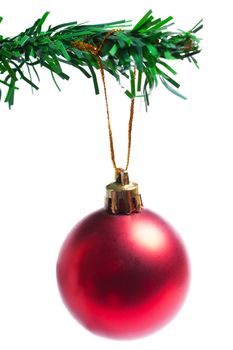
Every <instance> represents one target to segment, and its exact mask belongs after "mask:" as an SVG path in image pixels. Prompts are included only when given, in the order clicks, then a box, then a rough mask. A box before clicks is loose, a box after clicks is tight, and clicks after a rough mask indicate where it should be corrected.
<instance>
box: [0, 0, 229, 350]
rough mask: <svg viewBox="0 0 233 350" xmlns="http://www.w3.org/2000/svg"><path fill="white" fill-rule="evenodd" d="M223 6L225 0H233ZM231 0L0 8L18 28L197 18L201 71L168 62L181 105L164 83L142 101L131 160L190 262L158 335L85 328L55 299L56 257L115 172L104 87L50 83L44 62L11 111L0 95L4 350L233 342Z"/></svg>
mask: <svg viewBox="0 0 233 350" xmlns="http://www.w3.org/2000/svg"><path fill="white" fill-rule="evenodd" d="M228 3H229V4H230V2H228ZM228 3H227V2H226V1H222V2H221V4H220V3H216V5H215V3H214V2H210V1H206V2H203V1H201V0H196V1H193V2H187V1H185V0H176V1H169V0H168V1H160V2H159V1H147V0H143V1H141V2H139V3H134V2H130V1H128V2H127V1H125V0H124V1H122V0H118V1H111V2H109V1H101V0H99V1H97V2H93V3H92V2H85V1H82V2H77V1H72V0H67V1H66V2H58V1H52V0H50V1H46V2H44V1H38V2H35V1H33V2H32V1H29V0H28V1H27V0H21V1H19V2H18V1H17V2H16V1H15V2H4V5H2V4H1V13H0V15H2V16H3V17H4V21H3V23H2V24H1V26H0V32H1V34H3V35H5V36H11V35H15V34H17V33H18V32H20V31H21V30H24V29H25V28H26V27H27V26H30V25H31V24H32V23H33V22H34V20H36V19H37V18H38V17H40V16H41V15H42V14H43V13H44V12H45V11H47V10H49V11H51V15H50V16H49V18H48V20H47V25H49V24H54V25H55V24H58V23H63V22H67V21H72V20H78V21H79V22H84V21H90V22H91V23H101V22H109V21H114V20H119V19H132V20H133V23H135V22H136V21H138V20H139V19H140V17H142V15H144V14H145V13H146V12H147V10H149V9H152V10H153V11H154V15H155V17H163V18H165V17H167V16H169V15H173V16H174V18H175V21H176V25H177V27H178V28H182V29H190V27H192V26H193V25H194V24H196V22H197V21H198V20H199V19H200V18H203V17H204V20H205V29H204V31H203V32H202V33H200V35H201V37H202V38H203V39H204V40H203V42H202V46H203V48H204V50H203V52H202V53H201V55H200V57H198V60H199V62H200V66H201V69H200V70H199V71H198V70H197V69H196V68H195V66H194V65H191V64H189V62H188V61H187V62H178V63H175V65H174V66H175V68H176V69H177V70H178V72H179V74H178V76H177V80H178V81H179V82H180V83H181V92H182V93H183V94H185V95H187V96H188V100H187V101H183V100H181V99H179V98H178V97H176V96H173V95H172V94H170V93H169V92H168V91H167V90H165V88H164V87H163V86H161V85H160V86H159V87H158V89H157V90H156V91H154V92H153V93H152V95H151V105H150V107H149V111H148V113H146V112H145V108H144V102H143V101H142V102H140V101H139V100H137V102H136V108H135V109H136V113H135V124H134V130H133V149H132V158H131V165H130V175H131V179H132V180H134V181H137V182H138V183H139V185H140V191H141V193H142V195H143V201H144V204H145V206H146V207H148V208H150V209H152V210H154V211H157V212H158V213H160V214H161V215H162V216H164V217H165V218H166V219H167V220H169V221H170V222H171V223H172V225H173V226H174V227H176V229H177V230H178V231H179V232H180V234H181V236H182V237H183V240H184V241H185V243H186V246H187V248H188V250H189V254H190V258H191V263H192V284H191V288H190V293H189V296H188V298H187V300H186V303H185V305H184V307H183V308H182V310H181V312H180V313H179V315H178V316H177V317H176V318H175V320H174V321H172V322H171V323H170V324H169V325H168V326H166V327H165V328H163V329H162V330H161V331H159V332H157V333H155V334H153V335H151V336H149V337H147V338H143V339H139V340H135V341H113V340H108V339H104V338H101V337H98V336H95V335H93V334H91V333H90V332H88V331H86V330H85V329H84V328H83V327H82V326H80V325H79V324H78V323H77V322H76V321H75V320H74V319H73V318H72V317H71V316H70V315H69V313H68V312H67V310H66V309H65V307H64V306H63V304H62V302H61V299H60V296H59V293H58V291H57V285H56V278H55V266H56V259H57V254H58V251H59V248H60V246H61V244H62V242H63V240H64V239H65V237H66V235H67V233H68V232H69V231H70V229H71V228H72V227H73V226H74V224H75V223H76V222H77V221H79V220H80V219H81V218H82V217H83V216H85V215H86V214H88V213H90V212H92V211H94V210H96V209H97V208H99V207H101V206H102V205H103V197H104V194H105V185H106V184H107V183H109V182H111V181H112V180H113V169H112V165H111V161H110V156H109V148H108V134H107V124H106V112H105V105H104V96H103V93H102V86H101V80H100V79H99V82H100V86H101V95H98V96H95V94H94V90H93V86H92V81H91V79H89V80H88V79H87V78H86V77H85V76H83V75H82V74H81V73H80V72H79V71H76V70H75V69H68V68H67V67H65V69H66V72H68V74H70V75H71V79H70V81H69V82H63V81H62V82H59V83H60V86H61V88H62V92H59V91H58V90H57V89H56V87H55V85H54V84H53V82H52V80H51V77H50V74H49V72H46V71H45V72H43V70H40V76H41V83H40V88H41V89H40V90H39V92H36V93H35V94H34V95H31V91H30V88H29V87H28V86H25V85H26V84H25V83H24V82H20V83H19V84H18V85H19V86H20V91H18V92H17V93H16V98H15V106H14V107H13V108H12V110H11V111H9V110H8V107H7V105H6V104H4V103H3V102H1V105H0V333H1V334H0V348H1V349H2V350H13V349H14V350H15V349H20V350H21V349H23V350H29V349H30V350H32V349H33V350H41V349H56V350H66V349H69V350H74V349H80V350H84V349H93V348H95V349H101V350H104V349H109V348H111V349H114V350H117V349H122V350H125V349H127V350H132V349H134V350H137V349H146V350H152V349H159V350H171V349H179V350H197V349H224V350H230V349H232V348H233V339H232V338H233V335H232V327H233V323H232V322H233V321H232V314H233V302H232V295H233V283H232V264H233V254H232V243H233V240H232V234H233V220H232V210H233V209H232V202H233V200H232V198H233V185H232V182H233V181H232V178H233V168H232V159H233V137H232V134H233V115H232V86H231V79H232V63H231V57H232V43H231V42H232V37H231V29H230V25H229V23H230V12H231V11H230V9H229V8H228V7H229V6H228ZM107 83H108V91H109V100H110V107H111V116H112V120H113V130H114V137H115V144H116V154H117V161H118V165H119V166H124V163H125V157H126V141H127V121H128V115H129V99H128V98H127V97H126V96H125V95H124V93H123V90H122V89H121V88H120V86H119V85H118V84H117V83H116V82H115V81H114V80H113V79H112V78H108V79H107Z"/></svg>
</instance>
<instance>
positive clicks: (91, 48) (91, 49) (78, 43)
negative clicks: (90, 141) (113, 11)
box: [71, 29, 136, 173]
mask: <svg viewBox="0 0 233 350" xmlns="http://www.w3.org/2000/svg"><path fill="white" fill-rule="evenodd" d="M119 30H121V29H113V30H111V31H109V32H108V33H107V34H106V35H105V37H104V38H103V41H102V43H101V44H100V45H99V47H96V46H94V45H91V44H89V43H86V42H84V41H80V40H77V41H72V42H71V44H72V46H73V47H76V48H78V49H79V50H82V51H88V52H90V53H92V54H93V55H95V56H97V60H98V64H99V67H100V73H101V78H102V81H103V87H104V95H105V103H106V111H107V121H108V134H109V144H110V152H111V160H112V164H113V167H114V169H115V172H116V173H118V171H119V170H122V169H121V168H118V167H117V165H116V160H115V152H114V143H113V135H112V128H111V120H110V112H109V105H108V96H107V88H106V81H105V73H104V68H103V64H102V61H101V58H100V53H101V50H102V48H103V45H104V43H105V41H106V40H107V38H108V37H109V36H110V35H111V34H112V33H114V32H117V31H119ZM134 77H136V67H135V66H134ZM134 102H135V99H134V98H133V99H131V104H130V117H129V123H128V151H127V160H126V167H125V169H124V170H125V171H126V170H128V167H129V160H130V151H131V140H132V127H133V117H134Z"/></svg>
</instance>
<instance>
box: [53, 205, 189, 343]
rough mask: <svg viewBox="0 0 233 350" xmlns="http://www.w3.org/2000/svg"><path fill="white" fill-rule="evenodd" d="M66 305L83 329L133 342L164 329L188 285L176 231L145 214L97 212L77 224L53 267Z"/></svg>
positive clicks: (148, 213) (143, 212)
mask: <svg viewBox="0 0 233 350" xmlns="http://www.w3.org/2000/svg"><path fill="white" fill-rule="evenodd" d="M57 279H58V285H59V289H60V292H61V295H62V298H63V301H64V303H65V304H66V306H67V307H68V309H69V310H70V312H71V313H72V314H73V316H74V317H75V318H76V319H77V320H78V321H79V322H81V323H82V324H83V325H84V326H85V327H86V328H88V329H89V330H91V331H92V332H94V333H97V334H99V335H102V336H106V337H111V338H126V339H127V338H137V337H141V336H145V335H147V334H148V333H150V332H153V331H155V330H156V329H158V328H160V327H162V326H163V325H164V324H165V323H167V322H168V321H169V320H170V319H171V318H172V317H173V316H174V315H175V314H176V312H177V311H178V309H179V308H180V306H181V305H182V303H183V301H184V298H185V295H186V292H187V288H188V281H189V264H188V259H187V255H186V252H185V249H184V246H183V244H182V242H181V240H180V238H179V237H178V236H177V234H176V233H175V232H174V229H173V228H172V227H171V226H170V225H169V224H168V223H167V222H165V221H164V220H163V219H162V218H161V217H160V216H158V215H157V214H155V213H153V212H151V211H149V210H146V209H143V210H142V212H141V213H135V214H131V215H111V214H108V213H107V212H106V211H105V210H104V209H101V210H98V211H96V212H94V213H93V214H91V215H89V216H87V217H86V218H84V219H83V220H82V221H81V222H80V223H78V224H77V225H76V226H75V227H74V228H73V230H72V231H71V233H70V234H69V235H68V237H67V239H66V240H65V242H64V244H63V246H62V249H61V251H60V255H59V258H58V263H57Z"/></svg>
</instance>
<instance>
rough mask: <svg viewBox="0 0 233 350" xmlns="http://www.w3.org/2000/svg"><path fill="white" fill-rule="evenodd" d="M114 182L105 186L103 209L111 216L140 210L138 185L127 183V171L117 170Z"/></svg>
mask: <svg viewBox="0 0 233 350" xmlns="http://www.w3.org/2000/svg"><path fill="white" fill-rule="evenodd" d="M115 179H116V181H115V182H112V183H110V184H108V185H107V186H106V190H107V192H106V197H105V209H106V210H107V211H108V212H109V213H111V214H131V213H138V212H140V211H141V210H142V207H143V204H142V198H141V195H140V194H139V192H138V184H137V183H135V182H129V175H128V171H126V170H124V169H121V168H117V169H116V172H115Z"/></svg>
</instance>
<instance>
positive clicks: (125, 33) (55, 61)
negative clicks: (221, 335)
mask: <svg viewBox="0 0 233 350" xmlns="http://www.w3.org/2000/svg"><path fill="white" fill-rule="evenodd" d="M48 15H49V12H45V14H44V15H43V16H42V17H41V18H39V19H38V20H37V21H36V22H35V23H34V24H33V25H32V26H31V27H29V28H27V29H26V30H25V31H24V32H21V33H20V34H19V35H17V36H15V37H12V38H8V37H6V38H4V37H3V36H1V35H0V88H1V85H2V87H5V88H7V89H8V90H7V93H6V97H5V102H7V103H8V105H9V108H11V106H12V105H13V103H14V94H15V91H16V90H17V89H18V87H16V86H15V84H16V82H18V83H19V80H21V81H22V80H23V81H25V82H26V83H27V84H28V85H30V86H31V89H32V91H33V89H36V90H38V89H39V87H38V86H37V85H36V84H35V82H34V81H33V79H34V78H35V77H36V78H37V80H38V82H39V80H40V79H39V74H38V71H37V69H36V68H37V66H40V67H45V68H47V69H48V70H49V71H50V73H51V76H52V80H53V81H54V83H55V85H56V87H57V88H58V89H59V90H60V88H59V85H58V83H57V81H56V78H55V76H58V77H60V78H61V79H65V80H68V79H69V76H68V75H67V74H65V72H64V70H63V69H64V67H63V64H68V65H71V66H73V67H75V68H78V69H79V71H80V72H82V73H83V74H84V75H85V76H86V77H87V78H92V81H93V86H94V91H95V93H96V94H99V83H98V79H97V75H96V70H99V65H98V60H97V57H96V56H94V55H93V54H91V53H90V52H87V51H81V50H79V49H77V48H74V47H73V45H72V42H73V41H77V40H79V41H84V42H86V43H89V44H91V45H94V46H96V47H99V46H100V45H101V43H102V42H103V39H104V37H105V35H106V33H108V32H109V31H110V30H112V29H121V30H120V31H117V32H114V33H113V34H111V35H110V36H109V37H108V38H107V40H106V41H105V42H104V45H103V47H102V50H101V53H100V57H101V59H102V64H103V68H104V70H105V71H107V72H109V73H110V74H112V75H113V76H114V77H115V78H116V80H117V81H118V82H119V83H120V76H121V75H122V76H124V77H126V78H127V79H129V88H128V89H126V91H125V94H126V95H127V96H128V97H129V98H131V99H132V98H135V97H144V101H145V106H146V110H147V107H148V106H149V95H150V93H151V91H152V90H153V88H154V87H156V86H157V84H158V77H159V78H160V80H161V82H162V83H163V84H164V86H165V87H166V88H167V89H168V90H169V91H171V92H172V93H174V94H176V95H177V96H179V97H181V98H185V97H184V96H183V95H181V94H180V93H179V92H178V90H177V89H178V88H179V84H178V83H177V82H176V81H175V80H174V79H173V78H171V77H170V76H169V75H168V74H167V73H165V72H164V71H163V70H162V69H161V68H165V69H166V70H167V71H168V72H170V73H172V74H173V75H176V71H175V70H174V69H173V68H172V67H171V66H170V64H168V63H167V61H168V60H184V59H185V58H187V59H188V61H189V62H192V63H194V65H195V66H196V67H197V68H199V65H198V62H197V60H196V58H194V57H193V56H194V55H197V54H198V53H199V52H200V51H201V49H200V47H199V43H200V39H199V38H197V37H196V35H195V33H197V32H198V31H199V30H201V29H202V28H203V24H202V20H201V21H199V22H198V23H197V24H196V25H195V26H194V27H193V28H192V29H191V30H189V31H187V32H185V31H182V30H179V31H175V32H172V31H171V30H170V27H171V25H172V24H173V23H172V22H171V21H172V19H173V18H172V17H171V16H169V17H168V18H166V19H164V20H161V18H158V19H154V17H153V15H152V11H151V10H149V11H148V12H147V13H146V14H145V15H144V16H143V17H142V18H141V19H140V20H139V21H138V22H137V23H136V24H135V25H134V27H133V28H132V23H131V21H126V20H120V21H115V22H110V23H102V24H92V25H89V24H87V23H81V24H78V23H77V22H76V21H75V22H68V23H63V24H59V25H56V26H54V27H52V26H51V25H50V26H49V27H48V29H47V30H44V29H43V26H44V23H45V21H46V20H47V17H48ZM2 19H3V18H2V17H0V23H1V21H2ZM134 65H135V66H136V69H137V74H136V78H135V77H134V73H133V66H134ZM24 67H25V69H24ZM26 71H27V75H26V73H25V72H26ZM31 72H32V73H33V72H34V74H31ZM17 85H19V84H17ZM1 90H2V89H0V96H1V93H2V91H1Z"/></svg>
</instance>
